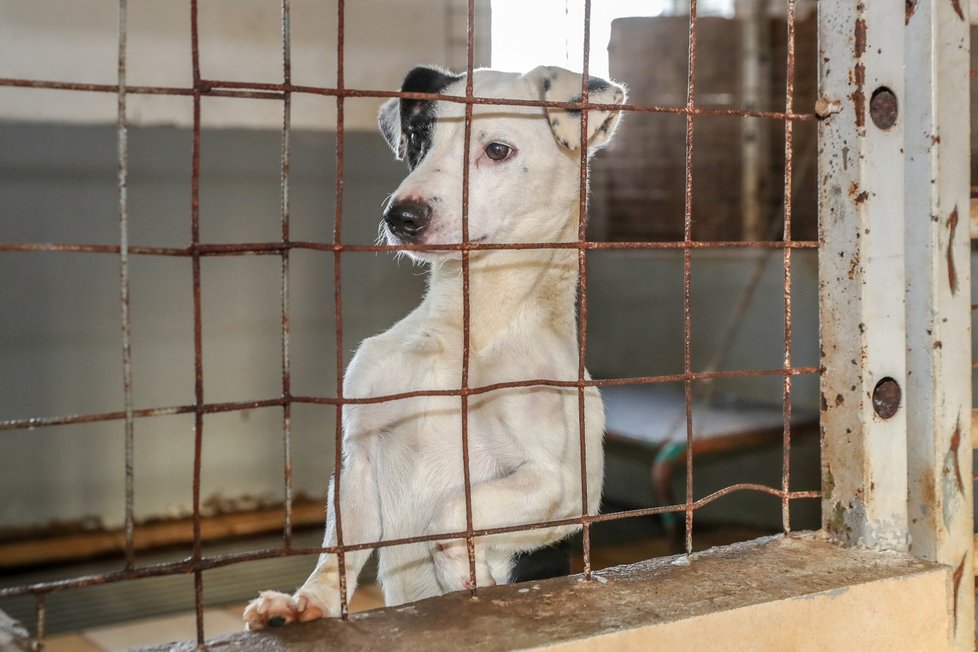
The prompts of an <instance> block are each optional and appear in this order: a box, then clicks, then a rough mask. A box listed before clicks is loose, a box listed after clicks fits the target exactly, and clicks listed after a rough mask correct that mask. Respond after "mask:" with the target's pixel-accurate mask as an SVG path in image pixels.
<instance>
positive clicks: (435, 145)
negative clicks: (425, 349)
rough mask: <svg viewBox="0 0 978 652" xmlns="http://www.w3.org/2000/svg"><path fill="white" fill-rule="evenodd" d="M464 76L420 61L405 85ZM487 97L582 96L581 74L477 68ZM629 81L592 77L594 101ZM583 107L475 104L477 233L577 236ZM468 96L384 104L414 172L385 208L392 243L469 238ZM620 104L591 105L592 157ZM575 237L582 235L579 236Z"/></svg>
mask: <svg viewBox="0 0 978 652" xmlns="http://www.w3.org/2000/svg"><path fill="white" fill-rule="evenodd" d="M465 81H466V80H465V76H464V75H454V74H452V73H449V72H446V71H444V70H439V69H436V68H429V67H418V68H415V69H414V70H412V71H411V72H409V73H408V75H407V77H406V78H405V79H404V83H403V84H402V86H401V91H403V92H411V93H438V94H443V95H458V96H464V95H465ZM472 81H473V94H474V96H475V97H480V98H505V99H513V100H534V101H539V100H545V101H549V102H580V101H581V90H582V81H583V80H582V76H581V75H580V74H577V73H573V72H570V71H568V70H564V69H562V68H554V67H539V68H535V69H534V70H532V71H530V72H528V73H526V74H525V75H520V74H516V73H504V72H497V71H494V70H484V69H480V70H476V71H475V72H474V73H473V79H472ZM624 101H625V90H624V89H623V88H622V87H621V86H620V85H618V84H615V83H612V82H609V81H606V80H604V79H599V78H596V77H591V78H590V79H589V80H588V102H589V103H591V104H604V105H620V104H622V103H623V102H624ZM580 114H581V112H580V111H579V110H575V109H560V108H555V107H540V106H505V105H483V104H476V105H474V106H473V110H472V127H471V140H470V149H469V162H468V164H469V196H468V225H469V241H470V242H495V243H513V242H556V241H562V240H567V239H572V238H571V236H572V235H573V234H576V226H575V228H573V229H571V228H569V227H570V221H571V218H572V216H574V215H576V213H575V212H574V211H573V210H572V209H573V208H574V207H575V206H576V204H577V203H578V202H579V201H580V165H581V116H580ZM464 116H465V105H464V104H463V103H460V102H451V101H433V100H416V99H396V98H395V99H391V100H389V101H388V102H387V103H385V104H384V106H383V107H382V108H381V110H380V119H379V122H380V130H381V132H382V133H383V134H384V137H385V138H386V139H387V142H388V143H389V144H390V146H391V149H392V150H393V151H394V155H395V156H396V157H397V158H398V159H399V160H405V161H407V164H408V167H409V168H410V170H411V172H410V174H408V176H407V178H405V179H404V181H403V182H402V183H401V185H400V186H399V187H398V188H397V190H396V191H395V192H394V194H393V195H392V196H391V199H390V201H389V203H388V205H387V208H386V210H385V211H384V221H383V224H382V229H383V232H384V235H385V237H386V239H387V241H388V243H390V244H392V245H399V244H421V245H426V244H427V245H442V244H458V243H460V242H461V241H462V192H463V188H462V186H463V177H462V170H463V168H462V158H463V155H464V147H463V141H464V137H465V117H464ZM618 117H619V112H618V111H614V110H612V111H607V110H601V109H590V110H589V111H588V124H587V153H588V156H589V157H590V156H591V155H592V154H594V153H595V152H596V151H597V150H599V149H600V148H601V147H603V146H605V145H606V144H607V143H608V142H609V140H610V139H611V137H612V136H613V135H614V132H615V128H616V126H617V123H618ZM574 237H576V236H574ZM411 255H412V256H413V257H414V258H416V259H419V260H441V259H448V258H459V254H458V252H436V251H432V252H412V253H411Z"/></svg>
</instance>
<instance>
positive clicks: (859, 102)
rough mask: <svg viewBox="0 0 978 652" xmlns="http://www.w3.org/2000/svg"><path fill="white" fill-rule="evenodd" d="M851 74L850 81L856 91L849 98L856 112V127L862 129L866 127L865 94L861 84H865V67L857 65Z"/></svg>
mask: <svg viewBox="0 0 978 652" xmlns="http://www.w3.org/2000/svg"><path fill="white" fill-rule="evenodd" d="M852 72H853V75H852V81H853V84H854V85H855V87H856V90H854V91H853V92H852V95H850V98H851V99H852V104H853V108H854V109H855V111H856V127H857V128H862V127H864V126H865V125H866V93H864V92H863V84H865V82H866V66H864V65H863V64H861V63H857V64H856V66H855V67H854V68H853V69H852Z"/></svg>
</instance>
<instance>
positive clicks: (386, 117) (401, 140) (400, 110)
mask: <svg viewBox="0 0 978 652" xmlns="http://www.w3.org/2000/svg"><path fill="white" fill-rule="evenodd" d="M462 78H463V75H456V74H453V73H451V72H449V71H447V70H442V69H440V68H435V67H431V66H418V67H416V68H414V69H412V70H411V71H410V72H408V74H407V76H406V77H404V82H403V83H402V84H401V92H404V93H441V92H442V91H443V90H444V89H445V88H446V87H448V86H449V85H450V84H452V83H454V82H456V81H458V80H459V79H462ZM433 120H434V102H433V101H431V100H416V99H398V98H393V99H390V100H388V101H387V102H385V103H384V105H383V106H382V107H381V109H380V115H379V117H378V122H379V124H380V131H381V133H382V134H383V135H384V138H385V139H386V140H387V143H388V144H389V145H390V146H391V149H392V150H393V151H394V155H395V156H396V157H397V159H398V160H401V159H405V158H406V159H407V161H408V165H409V166H410V167H411V168H412V169H413V168H414V167H416V166H417V164H418V163H420V162H421V159H422V158H424V154H425V153H426V152H427V151H428V149H429V148H430V146H431V132H432V121H433Z"/></svg>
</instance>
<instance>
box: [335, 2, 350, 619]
mask: <svg viewBox="0 0 978 652" xmlns="http://www.w3.org/2000/svg"><path fill="white" fill-rule="evenodd" d="M345 34H346V3H345V2H344V0H337V3H336V88H338V89H340V90H342V89H343V88H344V84H345V83H346V81H345V78H344V70H343V68H344V63H343V56H344V49H345V46H346V42H345ZM343 100H344V97H343V95H342V94H339V95H337V96H336V198H335V202H336V206H335V212H334V215H333V244H334V245H335V248H334V249H333V301H334V306H335V308H336V439H335V443H336V448H335V450H334V453H333V514H334V517H335V519H336V564H337V569H338V570H337V572H338V574H339V580H340V617H341V618H342V619H343V620H346V619H347V618H349V616H350V605H349V604H348V602H347V599H346V592H347V587H346V555H345V553H344V550H343V514H342V510H341V509H340V474H341V473H342V471H343V404H344V401H343V378H344V364H343V282H342V281H343V258H342V254H343V244H342V243H343V182H344V179H343V157H344V155H345V150H344V147H345V144H346V141H345V133H346V132H345V131H344V125H343V120H344V113H343V106H344V104H343Z"/></svg>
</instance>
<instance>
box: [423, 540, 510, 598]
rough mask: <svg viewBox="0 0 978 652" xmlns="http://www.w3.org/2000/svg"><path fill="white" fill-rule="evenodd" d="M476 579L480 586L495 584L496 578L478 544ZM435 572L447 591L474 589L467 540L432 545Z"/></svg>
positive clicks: (442, 586) (443, 588)
mask: <svg viewBox="0 0 978 652" xmlns="http://www.w3.org/2000/svg"><path fill="white" fill-rule="evenodd" d="M475 553H476V554H475V581H476V584H477V585H478V586H495V584H496V580H495V579H493V577H492V574H491V573H490V572H489V565H488V564H487V563H486V561H485V558H484V555H482V554H480V551H479V548H478V546H477V547H476V551H475ZM431 557H432V559H433V560H434V562H435V574H436V575H437V576H438V583H439V584H440V585H441V588H442V590H443V591H445V593H450V592H452V591H466V590H470V589H472V576H471V574H470V573H469V549H468V546H467V545H466V543H465V541H439V542H437V543H435V544H434V545H432V547H431Z"/></svg>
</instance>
